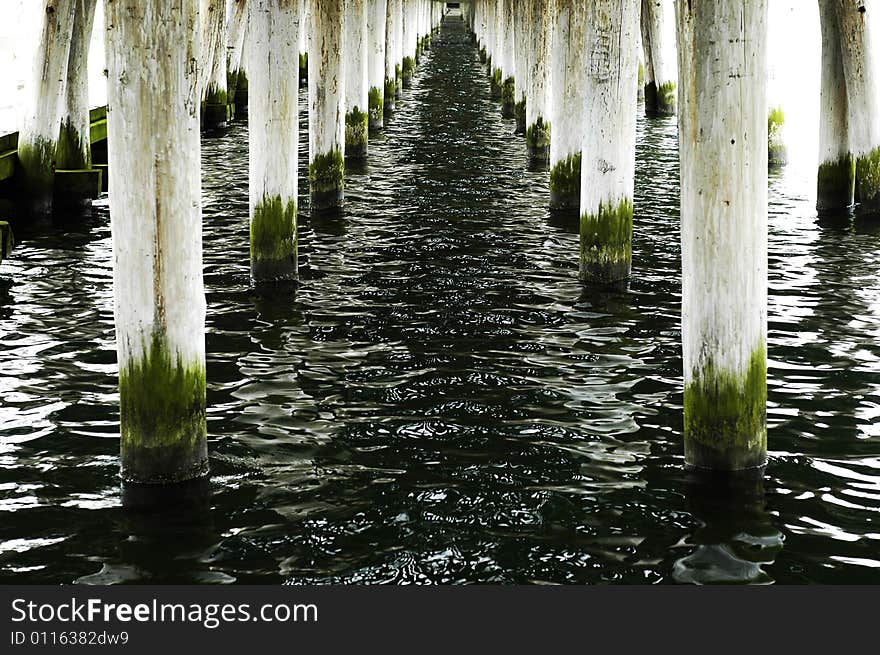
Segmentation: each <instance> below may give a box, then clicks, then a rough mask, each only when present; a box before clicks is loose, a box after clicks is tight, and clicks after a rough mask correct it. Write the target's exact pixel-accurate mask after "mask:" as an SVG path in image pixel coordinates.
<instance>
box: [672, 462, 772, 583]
mask: <svg viewBox="0 0 880 655" xmlns="http://www.w3.org/2000/svg"><path fill="white" fill-rule="evenodd" d="M702 475H705V474H702ZM688 477H689V479H688V500H689V501H690V507H691V512H692V513H693V516H694V518H696V519H697V520H698V521H699V522H700V525H699V527H698V528H697V529H696V530H694V531H693V533H692V534H691V535H689V536H688V537H686V538H685V539H683V540H682V543H681V544H680V547H682V548H687V549H688V550H689V551H690V552H689V553H688V554H687V555H685V556H684V557H682V558H681V559H679V560H677V561H676V562H675V564H674V565H673V568H672V577H673V579H674V580H675V581H676V582H688V583H697V584H712V583H715V584H717V583H733V582H742V583H744V582H748V583H752V584H767V583H770V582H773V578H772V577H771V576H770V575H769V574H768V572H767V571H768V570H769V569H771V566H770V565H772V564H773V562H774V561H775V560H776V557H777V555H778V554H779V552H780V551H781V550H782V545H783V542H784V539H785V537H784V535H783V533H782V532H781V531H780V530H779V529H778V528H776V526H774V525H773V521H772V517H771V516H770V513H769V512H768V510H767V500H766V496H765V492H764V480H763V478H761V477H758V476H757V475H755V476H754V477H751V476H740V477H737V478H730V479H724V478H719V476H717V475H716V476H705V477H702V476H701V474H699V473H697V472H694V473H691V474H689V476H688ZM701 477H702V479H701Z"/></svg>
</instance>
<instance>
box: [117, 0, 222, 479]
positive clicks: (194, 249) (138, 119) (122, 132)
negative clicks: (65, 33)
mask: <svg viewBox="0 0 880 655" xmlns="http://www.w3.org/2000/svg"><path fill="white" fill-rule="evenodd" d="M106 12H107V13H106V25H107V38H106V44H107V92H108V105H109V111H108V113H107V131H108V135H107V147H108V156H109V162H110V168H111V170H113V176H112V178H111V179H110V221H111V227H112V234H113V260H114V262H115V264H114V267H113V288H114V295H115V303H114V307H115V315H116V344H117V346H116V347H117V357H118V362H119V400H120V405H121V410H120V430H121V443H120V446H121V455H122V477H123V479H124V480H126V481H127V482H133V483H146V484H167V483H174V482H182V481H186V480H191V479H196V478H200V477H203V476H205V475H207V473H208V449H207V438H206V434H207V429H206V423H205V292H204V287H203V282H202V215H201V208H200V207H201V197H200V196H201V193H200V187H201V184H200V181H201V169H200V159H201V146H200V141H199V100H200V98H199V86H198V79H197V68H196V67H195V66H193V61H192V58H193V53H197V52H198V49H199V4H198V0H140V1H135V0H119V1H117V2H108V3H106ZM150 52H160V53H162V56H161V57H154V56H147V53H150Z"/></svg>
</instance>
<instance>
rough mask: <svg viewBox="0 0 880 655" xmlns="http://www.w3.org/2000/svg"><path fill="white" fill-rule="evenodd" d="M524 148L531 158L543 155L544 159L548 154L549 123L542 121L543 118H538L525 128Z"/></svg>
mask: <svg viewBox="0 0 880 655" xmlns="http://www.w3.org/2000/svg"><path fill="white" fill-rule="evenodd" d="M526 148H528V151H529V154H530V155H532V157H535V156H537V155H544V158H545V159H546V157H547V156H549V153H550V150H549V149H550V123H548V122H545V121H544V117H543V116H538V118H537V119H536V120H535V122H534V123H532V124H531V125H529V126H528V127H527V128H526Z"/></svg>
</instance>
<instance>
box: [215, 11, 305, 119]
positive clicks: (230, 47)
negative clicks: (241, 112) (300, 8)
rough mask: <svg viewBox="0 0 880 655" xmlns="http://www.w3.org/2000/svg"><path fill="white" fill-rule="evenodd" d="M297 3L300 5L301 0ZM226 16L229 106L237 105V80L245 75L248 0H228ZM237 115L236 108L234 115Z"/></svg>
mask: <svg viewBox="0 0 880 655" xmlns="http://www.w3.org/2000/svg"><path fill="white" fill-rule="evenodd" d="M299 2H300V4H301V3H302V2H303V0H299ZM227 15H228V16H229V26H228V28H227V37H228V38H227V40H226V101H227V102H228V103H229V104H231V105H237V104H238V99H237V98H236V95H237V93H238V86H239V85H238V80H239V78H240V77H242V76H244V75H245V72H244V66H243V65H242V58H243V53H244V36H245V32H246V31H247V26H248V0H229V2H228V3H227ZM243 93H246V92H245V91H243ZM237 113H238V112H237V107H236V115H237Z"/></svg>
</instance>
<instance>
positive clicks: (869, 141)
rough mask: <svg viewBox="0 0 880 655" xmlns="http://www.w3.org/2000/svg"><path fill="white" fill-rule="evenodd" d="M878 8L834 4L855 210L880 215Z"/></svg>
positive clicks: (843, 1) (852, 1) (857, 2)
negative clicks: (853, 177) (835, 7)
mask: <svg viewBox="0 0 880 655" xmlns="http://www.w3.org/2000/svg"><path fill="white" fill-rule="evenodd" d="M878 14H880V4H878V3H873V2H870V3H869V2H866V1H865V0H837V21H838V25H839V26H840V45H841V53H842V55H843V73H844V78H845V80H846V93H847V109H848V117H849V130H848V131H849V142H850V152H851V153H852V156H853V159H854V160H855V164H856V187H855V199H856V202H858V203H859V210H860V211H862V212H865V213H870V214H877V213H880V70H878V64H880V59H878V56H880V53H878V52H877V50H878V47H880V44H878V42H877V41H878V38H880V34H875V30H876V28H877V25H876V24H875V23H876V21H877V20H878V19H876V18H874V16H875V15H878Z"/></svg>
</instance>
